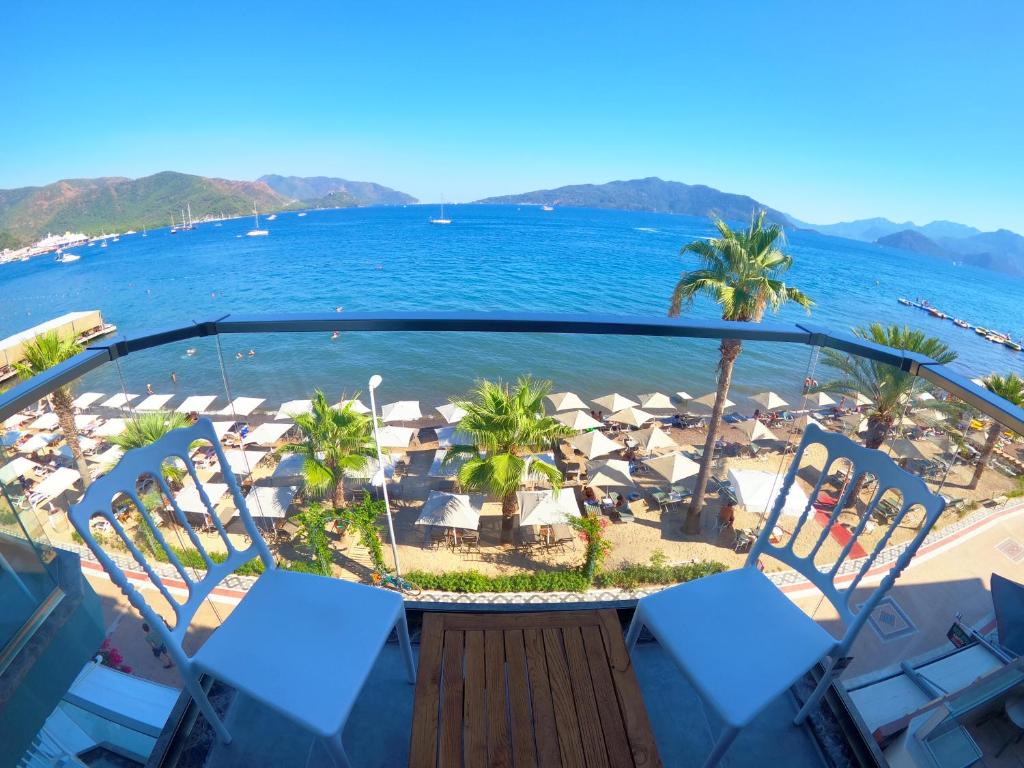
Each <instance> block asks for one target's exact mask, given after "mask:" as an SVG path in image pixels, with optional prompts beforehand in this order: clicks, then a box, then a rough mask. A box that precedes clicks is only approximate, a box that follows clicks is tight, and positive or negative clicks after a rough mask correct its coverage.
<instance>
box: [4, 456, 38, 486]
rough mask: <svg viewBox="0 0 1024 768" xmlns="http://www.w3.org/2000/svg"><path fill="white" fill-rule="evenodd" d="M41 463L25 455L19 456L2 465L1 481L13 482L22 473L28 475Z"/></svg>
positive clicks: (6, 483)
mask: <svg viewBox="0 0 1024 768" xmlns="http://www.w3.org/2000/svg"><path fill="white" fill-rule="evenodd" d="M38 467H39V465H38V464H36V463H35V462H34V461H32V460H31V459H26V458H25V457H24V456H17V457H15V458H14V459H12V460H11V461H9V462H7V463H6V464H4V465H3V466H2V467H0V483H4V484H5V485H8V484H10V483H13V482H14V481H15V480H17V479H18V478H19V477H21V476H22V475H27V474H28V473H29V472H31V471H32V470H34V469H38Z"/></svg>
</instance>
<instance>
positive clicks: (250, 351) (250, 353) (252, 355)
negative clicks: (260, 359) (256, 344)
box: [249, 349, 256, 357]
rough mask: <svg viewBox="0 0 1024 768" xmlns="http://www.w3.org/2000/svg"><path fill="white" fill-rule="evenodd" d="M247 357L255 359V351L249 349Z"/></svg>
mask: <svg viewBox="0 0 1024 768" xmlns="http://www.w3.org/2000/svg"><path fill="white" fill-rule="evenodd" d="M249 357H256V350H255V349H250V350H249Z"/></svg>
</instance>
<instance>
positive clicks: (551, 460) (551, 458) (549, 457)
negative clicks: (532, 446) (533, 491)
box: [525, 451, 558, 483]
mask: <svg viewBox="0 0 1024 768" xmlns="http://www.w3.org/2000/svg"><path fill="white" fill-rule="evenodd" d="M525 461H526V470H525V474H526V476H527V477H528V479H530V480H532V481H533V482H540V483H546V482H548V477H547V475H542V474H540V473H539V472H531V471H530V467H531V466H533V464H535V463H540V464H547V465H548V466H549V467H554V468H555V469H558V466H557V465H556V464H555V455H554V454H553V453H551V451H548V452H546V453H531V454H530V455H529V456H526V457H525Z"/></svg>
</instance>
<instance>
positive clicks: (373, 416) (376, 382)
mask: <svg viewBox="0 0 1024 768" xmlns="http://www.w3.org/2000/svg"><path fill="white" fill-rule="evenodd" d="M381 381H383V379H381V377H380V374H377V373H375V374H373V376H371V377H370V420H371V421H372V422H373V442H374V445H376V446H377V468H378V470H379V471H380V487H381V490H382V491H383V493H384V511H385V512H387V516H388V532H389V533H390V534H391V553H392V554H393V555H394V558H395V573H396V574H397V575H399V576H401V575H402V566H401V564H400V563H399V561H398V542H397V541H395V523H394V521H393V520H392V519H391V502H390V501H389V500H388V478H387V475H386V474H385V472H384V455H383V454H382V453H381V450H380V438H379V437H378V436H377V401H376V399H375V398H374V396H373V391H374V390H375V389H377V387H379V386H380V384H381Z"/></svg>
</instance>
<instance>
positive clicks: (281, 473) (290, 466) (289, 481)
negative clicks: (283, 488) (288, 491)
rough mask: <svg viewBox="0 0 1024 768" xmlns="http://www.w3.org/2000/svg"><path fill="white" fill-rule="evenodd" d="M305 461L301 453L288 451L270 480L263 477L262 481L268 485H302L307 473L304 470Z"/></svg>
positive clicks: (275, 468)
mask: <svg viewBox="0 0 1024 768" xmlns="http://www.w3.org/2000/svg"><path fill="white" fill-rule="evenodd" d="M305 463H306V458H305V457H304V456H303V455H302V454H301V453H287V454H285V455H284V456H283V457H282V458H281V461H280V462H278V465H277V466H276V467H274V471H273V472H271V473H270V478H269V480H268V479H263V480H261V481H260V482H262V483H267V484H268V485H301V484H302V482H303V481H304V480H305V475H304V474H303V472H302V467H303V465H304V464H305Z"/></svg>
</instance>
